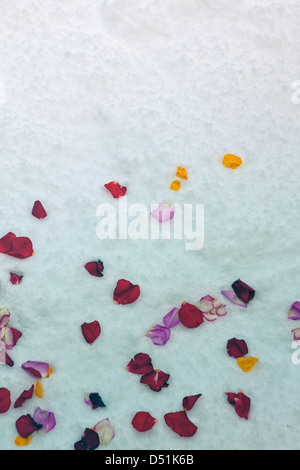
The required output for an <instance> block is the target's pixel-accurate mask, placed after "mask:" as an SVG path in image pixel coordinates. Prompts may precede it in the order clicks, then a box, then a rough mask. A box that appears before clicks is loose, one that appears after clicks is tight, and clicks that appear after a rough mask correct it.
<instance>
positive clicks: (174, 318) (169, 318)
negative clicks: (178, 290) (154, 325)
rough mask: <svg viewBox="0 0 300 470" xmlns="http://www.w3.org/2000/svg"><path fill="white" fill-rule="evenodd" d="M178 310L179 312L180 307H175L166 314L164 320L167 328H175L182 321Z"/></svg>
mask: <svg viewBox="0 0 300 470" xmlns="http://www.w3.org/2000/svg"><path fill="white" fill-rule="evenodd" d="M178 312H179V308H178V307H174V308H172V310H170V311H169V312H168V313H167V314H166V315H165V316H164V318H163V322H164V325H165V326H166V327H167V328H174V326H176V325H178V323H180V319H179V316H178Z"/></svg>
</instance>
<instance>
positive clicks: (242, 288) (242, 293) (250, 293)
mask: <svg viewBox="0 0 300 470" xmlns="http://www.w3.org/2000/svg"><path fill="white" fill-rule="evenodd" d="M231 287H232V289H233V290H234V292H235V293H236V295H237V296H238V298H239V299H241V300H242V301H243V302H245V304H247V303H248V302H250V300H252V299H253V297H254V295H255V290H254V289H252V287H250V286H248V285H247V284H245V283H244V282H243V281H241V280H240V279H237V280H236V281H234V283H233V284H232V285H231Z"/></svg>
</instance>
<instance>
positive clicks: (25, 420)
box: [16, 414, 42, 439]
mask: <svg viewBox="0 0 300 470" xmlns="http://www.w3.org/2000/svg"><path fill="white" fill-rule="evenodd" d="M41 427H42V425H41V424H37V423H36V422H35V421H34V419H33V418H32V417H31V416H30V415H29V414H27V415H22V416H20V418H18V419H17V421H16V428H17V431H18V434H20V436H21V437H24V438H25V439H26V438H27V437H28V436H30V434H32V433H33V432H35V431H38V430H39V429H41Z"/></svg>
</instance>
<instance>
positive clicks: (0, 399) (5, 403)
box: [0, 387, 11, 413]
mask: <svg viewBox="0 0 300 470" xmlns="http://www.w3.org/2000/svg"><path fill="white" fill-rule="evenodd" d="M10 405H11V400H10V391H9V390H8V389H7V388H5V387H2V388H0V413H6V412H7V410H9V408H10Z"/></svg>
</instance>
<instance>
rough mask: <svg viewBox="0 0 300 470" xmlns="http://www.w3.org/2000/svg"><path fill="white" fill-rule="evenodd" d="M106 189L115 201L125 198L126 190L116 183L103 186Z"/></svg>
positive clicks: (112, 182)
mask: <svg viewBox="0 0 300 470" xmlns="http://www.w3.org/2000/svg"><path fill="white" fill-rule="evenodd" d="M104 186H105V188H106V189H108V191H109V192H110V193H111V194H112V195H113V197H114V198H115V199H117V198H119V197H122V196H125V194H126V191H127V188H126V187H125V186H121V185H120V184H119V183H117V181H111V182H110V183H107V184H105V185H104Z"/></svg>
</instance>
